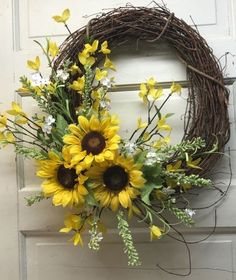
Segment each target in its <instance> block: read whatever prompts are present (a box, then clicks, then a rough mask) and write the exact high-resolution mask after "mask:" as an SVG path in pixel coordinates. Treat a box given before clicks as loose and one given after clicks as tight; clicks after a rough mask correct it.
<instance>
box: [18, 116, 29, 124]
mask: <svg viewBox="0 0 236 280" xmlns="http://www.w3.org/2000/svg"><path fill="white" fill-rule="evenodd" d="M27 122H28V120H27V119H26V118H25V117H24V116H16V119H15V123H16V124H26V123H27Z"/></svg>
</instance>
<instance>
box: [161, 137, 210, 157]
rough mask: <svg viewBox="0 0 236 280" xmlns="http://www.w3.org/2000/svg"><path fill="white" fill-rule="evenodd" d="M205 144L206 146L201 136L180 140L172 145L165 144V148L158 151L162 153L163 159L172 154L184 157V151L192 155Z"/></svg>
mask: <svg viewBox="0 0 236 280" xmlns="http://www.w3.org/2000/svg"><path fill="white" fill-rule="evenodd" d="M205 146H206V143H205V141H204V140H203V139H202V138H200V137H197V138H194V139H192V140H185V141H182V142H181V143H179V144H176V145H173V146H167V147H165V148H162V149H160V150H159V151H158V152H159V153H160V154H162V155H164V157H165V160H167V159H168V158H171V157H173V155H175V158H176V159H178V158H182V157H183V158H184V157H185V153H189V154H191V155H193V154H195V153H196V152H197V151H199V150H201V149H202V148H204V147H205Z"/></svg>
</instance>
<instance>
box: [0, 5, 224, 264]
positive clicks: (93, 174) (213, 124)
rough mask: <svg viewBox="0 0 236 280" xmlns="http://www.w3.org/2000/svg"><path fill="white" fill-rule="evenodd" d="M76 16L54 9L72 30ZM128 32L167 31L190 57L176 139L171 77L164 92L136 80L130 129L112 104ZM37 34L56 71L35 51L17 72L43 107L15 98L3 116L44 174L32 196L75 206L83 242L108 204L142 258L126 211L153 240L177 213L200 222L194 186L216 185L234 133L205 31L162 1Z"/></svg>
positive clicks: (153, 34)
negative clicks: (123, 132) (46, 71)
mask: <svg viewBox="0 0 236 280" xmlns="http://www.w3.org/2000/svg"><path fill="white" fill-rule="evenodd" d="M69 17H70V11H69V10H68V9H66V10H65V11H64V12H63V13H62V15H57V16H54V17H53V18H54V20H55V21H57V22H59V23H63V24H64V25H65V27H66V28H67V29H68V31H69V32H70V30H69V28H68V25H67V21H68V19H69ZM130 40H138V41H141V40H143V41H147V42H149V43H150V44H157V43H158V42H159V40H164V41H165V42H167V43H168V44H169V45H170V46H171V47H173V49H175V50H176V53H177V55H178V57H179V59H180V60H181V61H182V62H183V63H184V64H185V65H186V69H187V76H188V80H189V85H190V86H189V97H188V105H187V109H186V114H185V128H184V137H183V140H182V141H181V143H179V144H176V145H170V144H169V141H170V133H171V130H172V128H171V126H170V125H169V124H168V119H169V118H170V117H171V116H172V113H169V114H163V112H162V109H163V107H164V105H165V104H166V103H167V102H168V100H169V99H170V98H172V96H173V94H180V93H181V85H180V84H178V83H175V82H173V84H172V85H171V86H170V88H169V92H168V94H166V93H164V91H163V87H162V85H161V84H158V83H157V82H156V80H155V79H154V78H153V77H152V78H149V79H147V80H146V82H144V83H142V84H141V85H140V90H139V96H140V102H142V103H143V106H145V108H146V112H147V117H146V119H143V120H142V119H141V118H138V119H137V126H136V127H135V128H134V130H133V132H132V133H131V134H130V137H129V138H127V139H125V138H121V137H120V135H119V120H118V117H117V116H115V115H112V114H111V113H110V111H109V110H110V103H111V101H110V99H109V92H110V90H111V89H112V87H113V86H114V79H113V78H110V72H111V71H113V70H115V65H114V63H113V62H112V60H111V57H110V54H111V51H112V49H115V48H119V46H120V45H121V44H126V43H127V42H129V41H130ZM36 43H38V44H39V46H40V47H41V49H42V51H43V53H44V55H45V56H46V58H47V60H48V66H49V67H50V69H51V75H50V77H49V78H45V77H44V76H43V74H42V73H41V72H40V67H41V60H40V58H39V57H38V56H37V57H36V58H35V59H34V60H28V61H27V65H28V67H29V68H30V69H32V70H33V71H34V72H33V74H32V76H31V79H29V78H28V77H26V76H22V77H21V78H20V81H21V83H22V87H21V88H20V89H19V92H20V93H21V94H22V95H29V94H30V95H31V96H32V98H33V99H35V100H36V102H37V104H38V106H39V108H40V109H41V111H42V115H39V114H34V115H33V116H28V114H27V113H26V112H24V111H23V108H22V107H21V105H20V104H18V103H16V102H12V108H11V109H9V110H7V111H6V112H4V113H2V114H1V116H0V128H1V131H0V141H1V144H2V146H6V145H7V144H13V145H14V146H15V151H16V153H17V154H19V155H22V156H24V157H26V158H33V159H35V160H36V161H37V164H38V171H37V176H39V177H41V178H43V180H44V181H43V183H42V192H41V193H40V194H38V195H36V196H33V197H29V198H27V203H28V205H32V204H33V203H35V202H39V201H41V200H42V199H45V198H52V203H53V205H54V206H62V207H66V208H68V209H70V211H71V214H70V215H68V216H67V217H66V218H65V221H64V224H65V225H64V227H63V228H62V229H61V230H60V232H64V233H69V232H71V233H73V237H72V240H73V243H74V245H78V244H80V245H82V244H83V238H82V234H83V232H84V231H85V230H88V232H89V234H90V240H89V243H88V246H89V248H90V249H93V250H98V249H99V248H100V242H101V241H102V239H103V234H104V228H105V225H106V221H103V215H102V214H103V213H104V212H105V211H108V210H111V212H112V214H113V215H114V216H115V217H116V218H117V228H118V233H119V235H120V236H121V238H122V239H123V242H124V252H125V253H126V254H127V256H128V264H130V265H139V264H140V260H139V256H138V252H137V250H136V248H135V246H134V243H133V239H132V233H131V230H130V228H129V219H130V218H132V217H133V216H136V217H137V219H138V220H139V221H140V222H143V223H144V224H146V225H147V228H148V229H149V231H150V239H151V240H153V239H155V238H157V239H159V238H162V237H163V236H165V235H166V234H168V232H169V231H170V230H171V229H173V228H174V227H173V224H172V219H169V215H170V214H171V216H172V217H171V218H173V217H175V218H176V219H177V220H178V221H179V222H180V223H183V224H185V225H187V226H191V225H193V224H194V220H193V218H192V216H193V215H194V213H195V211H194V209H192V208H191V207H190V205H189V202H188V200H187V198H186V197H185V194H186V193H188V190H189V189H192V188H195V189H199V188H202V187H205V188H209V187H213V186H214V184H213V182H212V181H211V180H210V179H207V178H204V177H203V175H205V174H206V173H207V171H209V170H210V169H211V168H212V167H213V165H214V163H215V162H216V159H218V158H219V155H220V153H219V152H220V151H222V149H223V147H224V145H225V143H226V142H227V141H228V139H229V120H228V112H227V104H228V91H227V89H226V88H225V86H224V80H223V76H222V71H221V68H220V66H219V64H218V62H217V60H216V58H215V57H214V55H213V53H212V50H211V49H210V48H209V46H208V45H207V43H206V41H205V40H204V39H203V38H202V37H201V36H200V35H199V33H198V32H197V31H196V30H194V29H193V28H192V27H190V26H189V25H187V24H186V23H185V22H184V21H183V20H180V19H178V18H176V17H175V16H174V14H173V13H170V12H169V11H168V10H167V9H166V8H163V7H159V6H158V7H155V8H145V7H128V6H127V7H124V8H118V9H115V10H112V11H110V12H108V13H106V14H102V15H101V16H99V17H96V18H93V19H91V20H90V21H89V23H88V24H87V26H85V27H83V28H81V29H79V30H77V31H75V32H73V33H71V32H70V35H69V37H68V38H67V39H66V40H65V41H64V43H63V44H62V45H61V47H60V48H58V46H57V45H56V43H55V42H53V41H51V40H50V39H47V42H46V47H44V46H43V45H42V44H41V43H40V42H37V41H36ZM11 116H13V117H14V119H12V118H11ZM206 128H207V129H206Z"/></svg>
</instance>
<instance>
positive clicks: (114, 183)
mask: <svg viewBox="0 0 236 280" xmlns="http://www.w3.org/2000/svg"><path fill="white" fill-rule="evenodd" d="M128 181H129V176H128V174H127V173H126V172H125V170H124V168H122V167H121V166H119V165H114V166H111V167H109V168H108V169H107V170H106V171H105V172H104V174H103V182H104V184H105V185H106V187H107V188H108V189H110V190H111V191H121V190H122V189H124V187H125V186H126V185H127V183H128Z"/></svg>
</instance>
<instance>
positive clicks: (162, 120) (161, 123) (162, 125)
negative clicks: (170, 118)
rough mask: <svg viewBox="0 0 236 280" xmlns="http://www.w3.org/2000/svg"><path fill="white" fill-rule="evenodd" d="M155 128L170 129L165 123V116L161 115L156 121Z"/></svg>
mask: <svg viewBox="0 0 236 280" xmlns="http://www.w3.org/2000/svg"><path fill="white" fill-rule="evenodd" d="M157 128H158V129H159V130H167V131H171V126H170V125H168V124H166V117H161V118H160V119H159V120H158V122H157Z"/></svg>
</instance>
